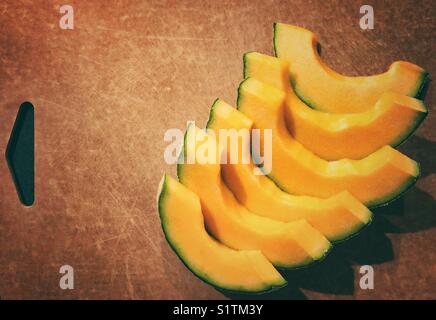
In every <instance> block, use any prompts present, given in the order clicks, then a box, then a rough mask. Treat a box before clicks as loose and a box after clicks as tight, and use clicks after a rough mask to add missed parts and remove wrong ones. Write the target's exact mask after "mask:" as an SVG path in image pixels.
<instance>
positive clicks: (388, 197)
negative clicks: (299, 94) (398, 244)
mask: <svg viewBox="0 0 436 320" xmlns="http://www.w3.org/2000/svg"><path fill="white" fill-rule="evenodd" d="M245 81H247V79H246V80H244V81H242V82H241V83H240V85H239V87H238V97H237V100H236V105H237V109H238V110H239V111H241V112H242V113H244V112H243V111H242V110H241V108H240V106H241V101H242V99H243V94H242V92H241V88H242V85H243V84H244V82H245ZM421 121H422V120H421ZM415 164H416V175H415V176H412V177H410V178H409V179H408V180H406V181H405V182H404V183H403V184H402V185H401V186H399V187H398V188H397V190H395V191H394V192H392V193H390V194H385V195H383V196H382V197H380V198H377V199H374V200H372V201H369V202H366V203H363V204H364V205H365V206H366V207H368V208H369V209H374V208H377V207H381V206H384V205H387V204H389V203H390V202H392V201H394V200H396V199H397V198H399V197H400V196H401V195H403V194H404V193H405V192H406V191H407V190H409V189H410V188H411V187H412V186H413V185H414V184H415V182H416V181H417V180H418V178H419V175H420V168H419V164H418V163H417V162H415ZM267 177H268V178H270V179H271V180H272V181H273V182H274V183H275V184H276V185H277V187H279V188H280V189H281V190H283V191H284V192H288V193H289V190H286V188H285V187H284V186H283V185H281V183H280V181H279V179H277V178H276V177H274V175H272V174H268V175H267Z"/></svg>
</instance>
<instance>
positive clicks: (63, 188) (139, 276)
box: [0, 0, 436, 299]
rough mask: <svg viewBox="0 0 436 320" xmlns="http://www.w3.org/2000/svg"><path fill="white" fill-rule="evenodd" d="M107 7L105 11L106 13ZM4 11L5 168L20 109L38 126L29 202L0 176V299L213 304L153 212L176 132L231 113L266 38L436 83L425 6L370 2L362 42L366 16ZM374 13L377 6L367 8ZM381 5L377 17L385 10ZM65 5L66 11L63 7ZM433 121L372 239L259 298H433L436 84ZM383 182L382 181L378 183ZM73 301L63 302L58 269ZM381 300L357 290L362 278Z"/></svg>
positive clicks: (52, 6) (247, 4)
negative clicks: (413, 69) (301, 31)
mask: <svg viewBox="0 0 436 320" xmlns="http://www.w3.org/2000/svg"><path fill="white" fill-rule="evenodd" d="M109 2H110V3H109ZM68 3H69V4H71V5H72V6H73V7H74V10H75V29H74V30H61V29H60V28H59V25H58V23H59V18H60V16H61V15H60V14H59V5H60V3H59V2H56V1H12V0H5V1H2V2H1V3H0V30H1V32H0V44H1V46H0V153H1V154H4V151H5V148H6V144H7V141H8V139H9V134H10V131H11V128H12V126H13V122H14V119H15V116H16V112H17V110H18V107H19V105H20V104H21V103H22V102H23V101H25V100H29V101H31V102H33V103H34V105H35V115H36V124H35V126H36V202H35V204H34V206H33V207H30V208H25V207H23V206H22V205H21V204H20V203H19V200H18V197H17V194H16V192H15V189H14V185H13V182H12V180H11V178H10V173H9V171H8V168H7V164H6V161H0V297H1V298H2V299H13V298H32V299H40V298H55V299H58V298H67V299H70V298H82V299H94V298H111V299H112V298H122V299H125V298H135V299H162V298H166V299H179V298H188V299H191V298H192V299H193V298H196V299H216V298H226V297H229V298H232V297H243V296H230V295H227V296H225V295H223V294H222V293H221V292H219V291H217V290H215V289H214V288H212V287H210V286H208V285H206V284H204V283H203V282H201V281H200V280H198V279H197V278H196V277H195V276H193V275H192V274H191V273H190V272H189V271H188V270H187V269H186V268H185V267H184V266H183V264H182V263H181V261H180V260H179V259H178V258H177V257H176V255H175V254H174V253H173V252H172V251H171V249H170V247H169V246H168V245H167V243H166V241H165V240H164V238H163V235H162V231H161V227H160V224H159V219H158V216H157V213H156V205H155V196H156V191H157V186H158V182H159V180H160V178H161V176H162V174H163V173H164V172H169V173H171V174H173V175H174V174H175V167H174V166H169V165H166V164H165V163H164V159H163V151H164V148H165V147H166V146H167V144H168V143H167V142H165V141H164V140H163V135H164V132H165V130H167V129H168V128H181V129H183V128H184V127H185V124H186V121H187V120H195V121H196V122H197V124H198V125H200V126H204V125H205V122H206V119H207V115H208V111H209V107H210V105H211V103H212V102H213V100H214V99H215V98H216V97H221V98H223V99H225V100H226V101H229V102H231V103H234V101H235V98H236V88H237V85H238V83H239V82H240V80H241V77H242V61H241V60H242V54H243V53H244V52H247V51H252V50H256V51H260V52H263V53H271V52H272V49H271V47H272V23H273V22H274V21H281V22H285V23H292V24H297V25H301V26H304V27H307V28H309V29H311V30H313V31H315V32H316V33H318V35H319V39H320V42H321V45H322V56H323V58H324V59H325V61H326V62H327V63H328V64H329V65H330V66H332V67H333V68H334V69H336V70H338V71H339V72H342V73H345V74H349V75H364V74H372V73H377V72H382V71H384V70H385V69H386V68H387V66H388V65H389V64H390V63H391V62H392V61H394V60H399V59H403V60H409V61H411V62H414V63H416V64H419V65H420V66H422V67H423V68H425V69H427V70H428V71H429V72H430V74H431V75H433V76H434V75H435V74H436V70H435V67H436V63H435V55H434V53H433V50H434V49H435V43H434V39H435V17H436V14H435V13H436V12H435V11H436V10H435V5H434V4H433V3H432V1H401V2H400V1H383V2H382V1H371V3H373V5H374V10H375V29H374V30H368V31H363V30H361V29H360V28H359V18H360V14H359V8H360V6H361V5H362V4H367V2H359V1H355V2H352V1H334V2H330V1H311V0H304V1H248V0H246V1H207V2H206V1H147V2H145V1H137V2H136V1H68ZM374 3H375V4H374ZM382 3H383V4H382ZM62 4H63V3H62ZM426 103H427V104H428V106H429V107H430V114H429V116H428V118H427V119H426V121H425V122H424V124H423V125H422V126H421V127H420V128H419V130H418V131H417V133H416V134H415V136H414V137H412V138H411V139H410V140H409V141H408V142H407V143H406V144H404V145H403V146H402V147H401V150H402V151H404V152H405V153H406V154H407V155H409V156H411V157H412V158H413V159H415V160H417V161H419V162H420V163H421V167H422V172H423V174H422V177H421V179H420V180H419V182H418V183H417V185H416V187H414V188H413V189H412V190H410V191H409V192H408V193H407V194H406V195H405V196H404V197H403V198H402V199H401V200H399V201H396V202H395V203H394V204H392V205H390V206H389V207H387V208H384V209H382V210H378V211H377V212H376V215H377V218H376V221H375V223H374V225H373V226H372V227H371V228H370V229H368V230H367V231H366V232H364V233H363V234H362V235H360V236H359V237H357V238H355V239H353V240H351V241H349V242H346V243H344V244H343V245H340V246H338V247H337V248H336V249H335V250H334V252H333V253H332V254H331V255H330V256H329V258H328V259H327V260H325V261H324V262H323V263H321V264H319V265H317V266H314V267H311V268H309V269H307V270H304V271H299V272H290V273H289V274H288V278H289V281H290V286H289V288H288V289H285V290H283V291H280V292H278V293H275V294H273V295H267V296H261V297H263V298H283V299H291V298H310V299H317V298H322V299H330V298H333V299H334V298H359V299H363V298H369V299H383V298H384V299H386V298H400V299H416V298H433V299H435V298H436V292H435V288H436V281H435V274H436V252H435V249H434V248H435V242H436V232H435V228H434V227H435V224H436V219H435V214H436V206H435V195H436V186H435V181H436V177H435V162H436V148H435V144H436V133H435V130H434V127H435V125H436V114H435V113H434V110H432V109H433V105H434V103H435V95H434V84H431V85H430V87H429V90H428V94H427V98H426ZM382 178H383V179H389V177H382ZM64 264H69V265H71V266H73V267H74V270H75V289H74V290H60V289H59V278H60V274H59V268H60V266H61V265H64ZM363 264H371V265H373V266H374V269H375V289H374V290H372V291H371V290H370V291H363V290H361V289H360V288H359V279H360V275H359V267H360V266H361V265H363Z"/></svg>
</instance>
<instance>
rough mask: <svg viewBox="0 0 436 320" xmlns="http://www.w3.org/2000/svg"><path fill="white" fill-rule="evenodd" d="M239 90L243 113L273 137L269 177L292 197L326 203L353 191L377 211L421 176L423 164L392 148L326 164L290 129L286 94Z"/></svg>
mask: <svg viewBox="0 0 436 320" xmlns="http://www.w3.org/2000/svg"><path fill="white" fill-rule="evenodd" d="M238 91H239V92H238V109H239V110H240V111H241V112H242V113H244V114H245V115H246V116H248V117H249V118H251V119H252V120H253V123H254V127H256V128H259V129H271V130H272V132H273V133H272V157H273V164H272V171H271V173H270V174H269V177H270V178H271V179H273V180H274V181H275V183H276V184H277V185H278V186H279V187H280V188H282V189H283V190H284V191H286V192H288V193H292V194H296V195H309V196H314V197H322V198H326V197H330V196H333V195H335V194H337V193H339V192H341V191H343V190H348V191H350V192H351V194H353V195H354V196H355V197H356V198H357V199H358V200H359V201H361V202H363V203H364V204H365V205H366V206H369V207H374V206H379V205H382V204H385V203H387V202H389V201H391V200H393V199H394V198H396V197H397V196H399V195H400V194H401V193H402V192H404V191H405V190H406V189H408V188H409V187H410V186H412V185H413V184H414V183H415V181H416V179H417V178H418V176H419V166H418V164H417V163H416V162H415V161H413V160H412V159H410V158H408V157H407V156H405V155H403V154H402V153H400V152H399V151H397V150H395V149H393V148H392V147H390V146H385V147H382V148H381V149H379V150H377V151H376V152H374V153H372V154H371V155H369V156H367V157H366V158H363V159H361V160H349V159H342V160H337V161H326V160H323V159H321V158H319V157H318V156H316V155H315V154H314V153H312V152H311V151H309V150H308V149H306V148H305V147H304V146H303V145H302V144H301V143H299V142H298V141H296V140H295V139H293V138H292V136H291V135H290V134H289V132H288V130H287V129H286V125H285V120H284V112H285V108H284V104H285V103H284V102H285V93H284V92H283V91H281V90H278V89H277V88H274V87H272V86H269V85H266V84H264V83H262V82H260V81H258V80H256V79H253V78H247V79H246V80H244V81H243V82H242V83H241V85H240V87H239V90H238ZM261 136H263V135H261ZM320 143H322V142H321V141H320Z"/></svg>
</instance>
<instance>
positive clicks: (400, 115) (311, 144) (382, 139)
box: [244, 52, 427, 160]
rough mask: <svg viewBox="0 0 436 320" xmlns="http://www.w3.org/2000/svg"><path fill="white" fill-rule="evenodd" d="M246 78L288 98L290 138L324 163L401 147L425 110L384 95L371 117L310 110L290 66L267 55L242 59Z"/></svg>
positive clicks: (397, 96) (406, 100) (394, 95)
mask: <svg viewBox="0 0 436 320" xmlns="http://www.w3.org/2000/svg"><path fill="white" fill-rule="evenodd" d="M244 76H245V77H246V78H247V77H252V78H256V79H258V80H260V81H262V82H264V83H266V84H269V85H272V86H274V87H277V88H279V89H281V90H283V91H285V92H286V112H285V118H286V121H287V127H288V129H289V131H290V132H291V134H292V136H293V137H294V138H295V139H296V140H297V141H299V142H301V144H303V145H304V146H305V147H306V148H308V149H309V150H310V151H312V152H314V153H315V154H316V155H318V156H319V157H321V158H323V159H325V160H338V159H342V158H349V159H362V158H364V157H366V156H367V155H369V154H371V153H373V152H375V151H376V150H378V149H380V148H381V147H383V146H385V145H391V146H392V147H395V146H398V145H399V144H401V143H402V142H403V141H404V140H405V139H406V138H407V137H409V136H410V135H411V134H412V133H413V132H414V131H415V129H416V128H417V127H418V126H419V125H420V123H421V122H422V121H423V120H424V118H425V116H426V115H427V108H426V106H425V105H424V103H423V102H422V101H420V100H417V99H414V98H411V97H408V96H405V95H401V94H397V93H393V92H386V93H384V94H382V95H381V97H380V99H379V100H378V101H377V103H376V104H375V105H374V106H373V107H372V108H370V109H368V110H367V111H363V112H359V113H352V114H333V113H326V112H322V111H318V110H315V109H312V108H310V107H309V106H307V105H306V104H305V103H304V102H303V101H301V100H300V99H299V98H298V96H297V95H296V94H295V93H294V90H293V89H292V87H291V86H290V82H289V63H288V62H286V61H284V60H281V59H279V58H275V57H271V56H268V55H265V54H261V53H257V52H250V53H246V54H245V55H244Z"/></svg>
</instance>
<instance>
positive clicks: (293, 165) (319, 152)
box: [158, 23, 428, 292]
mask: <svg viewBox="0 0 436 320" xmlns="http://www.w3.org/2000/svg"><path fill="white" fill-rule="evenodd" d="M316 45H317V42H316V38H315V35H314V34H313V33H312V32H310V31H308V30H305V29H302V28H299V27H295V26H291V25H286V24H279V23H276V24H275V25H274V49H275V54H276V56H277V57H271V56H267V55H264V54H260V53H255V52H251V53H247V54H245V55H244V78H245V79H244V81H243V82H242V83H241V85H240V86H239V89H238V101H237V109H236V108H233V107H232V106H230V105H229V104H227V103H226V102H224V101H222V100H220V99H217V100H216V101H215V102H214V104H213V106H212V108H211V110H210V116H209V121H208V123H207V128H208V129H213V130H214V131H216V132H217V131H218V130H220V129H236V130H240V129H246V130H245V131H244V130H241V132H250V130H252V129H259V130H260V131H262V130H266V129H269V130H272V139H271V144H272V145H271V146H270V147H271V151H272V159H273V162H272V168H271V169H272V170H271V171H270V172H269V173H268V175H267V176H265V175H259V174H255V172H256V169H257V167H256V166H255V164H254V162H253V161H249V162H245V163H244V162H242V161H239V162H237V163H231V162H230V161H229V162H228V163H227V164H220V161H219V160H220V159H222V158H223V157H228V154H226V150H227V149H228V148H222V146H220V145H219V143H217V141H216V140H215V137H216V136H213V135H211V134H209V133H208V132H207V131H205V130H201V129H199V128H197V127H195V126H193V125H191V126H188V129H187V131H186V133H185V139H184V146H183V151H182V153H181V156H182V157H184V159H186V157H187V155H188V154H194V156H195V157H197V156H198V154H199V153H198V152H195V150H197V151H198V150H200V149H203V150H207V153H208V154H209V155H210V154H211V153H212V154H213V158H214V159H215V160H216V161H201V159H197V158H195V159H194V161H181V162H180V163H179V164H178V166H177V174H178V179H179V181H177V180H175V179H173V178H171V177H170V176H168V175H165V176H164V177H163V179H162V182H161V184H160V187H159V195H158V210H159V214H160V218H161V221H162V227H163V230H164V233H165V236H166V238H167V240H168V242H169V243H170V245H171V246H172V248H173V249H174V251H175V252H176V253H177V254H178V256H179V257H180V258H181V259H182V260H183V262H184V263H185V264H186V266H187V267H188V268H189V269H190V270H191V271H192V272H193V273H194V274H196V275H197V276H198V277H200V278H201V279H203V280H204V281H206V282H208V283H210V284H211V285H213V286H215V287H219V288H221V289H225V290H232V291H244V292H264V291H268V290H271V289H274V288H278V287H282V286H284V285H286V280H285V279H284V278H283V277H282V276H281V274H280V273H279V272H278V271H277V269H276V268H275V267H277V268H298V267H302V266H306V265H308V264H310V263H312V262H314V261H317V260H320V259H322V258H323V257H324V256H325V255H326V254H328V252H329V250H330V249H331V247H332V244H331V243H332V242H335V241H342V240H345V239H347V238H348V237H350V236H352V235H354V234H356V233H357V232H358V231H359V230H361V229H362V228H363V227H364V226H366V225H368V224H369V223H370V222H371V218H372V213H371V211H370V210H369V209H368V207H375V206H380V205H384V204H387V203H388V202H390V201H392V200H393V199H395V198H396V197H398V196H400V195H401V193H403V192H404V191H405V190H406V189H408V188H409V187H410V186H412V185H413V184H414V183H415V181H416V179H417V178H418V176H419V166H418V164H417V163H416V162H415V161H414V160H412V159H410V158H408V157H407V156H406V155H404V154H402V153H400V152H399V151H397V150H395V149H394V148H393V147H395V146H398V145H399V144H400V143H401V142H403V141H404V140H405V139H406V138H407V137H408V136H410V135H411V134H412V133H413V131H414V130H415V129H416V128H417V127H418V126H419V124H420V123H421V122H422V121H423V119H424V118H425V116H426V114H427V108H426V107H425V105H424V104H423V102H422V101H420V100H418V99H416V97H419V95H420V93H421V90H422V88H423V86H424V84H425V82H426V80H427V76H428V74H427V73H426V72H425V71H424V70H423V69H421V68H420V67H418V66H416V65H413V64H411V63H408V62H395V63H393V64H392V65H391V67H390V68H389V70H388V71H387V72H386V73H383V74H380V75H375V76H368V77H345V76H342V75H340V74H338V73H336V72H334V71H333V70H331V69H330V68H328V67H327V66H326V65H325V64H323V62H322V61H321V59H320V57H319V56H318V53H317V50H316ZM260 136H261V137H262V136H263V135H262V134H261V135H260ZM247 141H248V143H250V142H249V141H250V136H248V137H244V136H242V135H241V136H239V140H238V142H239V144H240V145H239V146H238V147H239V148H240V149H239V150H240V153H241V154H242V150H245V149H246V148H243V146H244V145H245V144H247ZM206 230H207V231H206Z"/></svg>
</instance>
